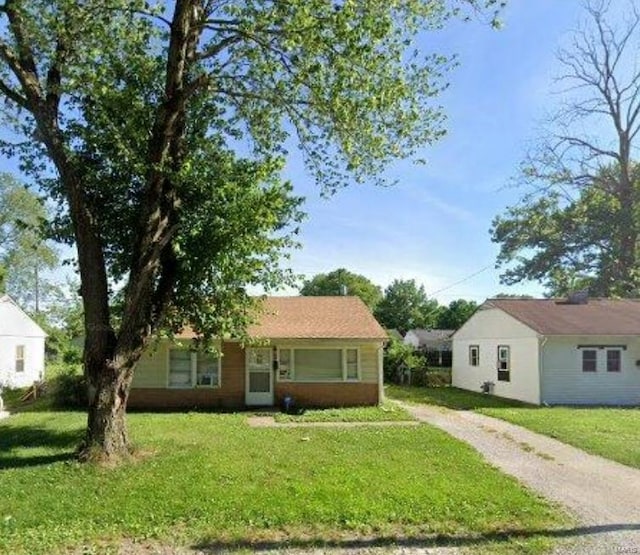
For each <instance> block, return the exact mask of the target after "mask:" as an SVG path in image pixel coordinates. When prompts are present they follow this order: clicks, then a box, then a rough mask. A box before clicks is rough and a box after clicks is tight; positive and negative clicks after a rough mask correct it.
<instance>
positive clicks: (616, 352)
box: [607, 349, 622, 372]
mask: <svg viewBox="0 0 640 555" xmlns="http://www.w3.org/2000/svg"><path fill="white" fill-rule="evenodd" d="M621 370H622V350H621V349H607V372H620V371H621Z"/></svg>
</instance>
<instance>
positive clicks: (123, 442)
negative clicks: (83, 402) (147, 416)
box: [79, 364, 133, 462]
mask: <svg viewBox="0 0 640 555" xmlns="http://www.w3.org/2000/svg"><path fill="white" fill-rule="evenodd" d="M85 375H86V376H87V381H88V388H89V407H88V416H87V431H86V435H85V439H84V441H83V443H82V445H81V446H80V450H79V458H80V459H81V460H95V461H97V462H117V461H119V460H121V459H123V458H126V457H127V456H129V455H130V454H131V446H130V443H129V435H128V432H127V424H126V407H127V399H128V397H129V390H130V388H131V378H132V375H133V374H132V372H130V371H127V370H126V369H125V368H117V367H115V366H114V365H110V364H102V365H100V364H97V365H94V366H92V367H87V368H86V369H85Z"/></svg>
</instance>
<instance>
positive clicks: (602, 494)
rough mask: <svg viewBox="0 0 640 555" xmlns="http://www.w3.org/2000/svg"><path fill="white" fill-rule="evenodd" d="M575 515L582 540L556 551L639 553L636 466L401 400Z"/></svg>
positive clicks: (473, 416) (485, 419)
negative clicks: (631, 466) (632, 466)
mask: <svg viewBox="0 0 640 555" xmlns="http://www.w3.org/2000/svg"><path fill="white" fill-rule="evenodd" d="M399 404H400V405H401V406H402V407H404V408H405V409H407V410H408V411H409V412H410V413H411V414H413V415H414V416H415V417H416V418H418V419H419V420H420V421H422V422H427V423H429V424H432V425H434V426H437V427H438V428H441V429H442V430H444V431H445V432H447V433H449V434H450V435H452V436H453V437H456V438H458V439H460V440H462V441H465V442H466V443H468V444H469V445H471V446H472V447H474V448H475V449H476V450H478V451H479V452H480V453H481V454H482V455H483V456H484V458H485V459H486V460H487V461H488V462H490V463H491V464H492V465H494V466H496V467H498V468H499V469H500V470H502V471H503V472H505V473H507V474H510V475H511V476H513V477H515V478H517V479H518V480H519V481H520V482H522V483H523V484H525V485H526V486H528V487H529V488H531V489H532V490H534V491H536V492H537V493H539V494H540V495H542V496H543V497H546V498H547V499H549V500H551V501H554V502H557V503H558V504H560V505H562V506H563V507H565V508H566V509H567V510H568V511H569V512H570V513H571V514H573V515H574V516H575V517H576V518H577V520H578V522H579V523H580V528H579V529H578V530H575V531H573V532H572V533H569V531H568V533H567V536H572V535H575V536H576V537H578V538H579V539H580V541H579V542H578V544H576V545H574V546H573V547H570V546H564V547H562V548H561V549H560V550H559V553H576V554H577V553H580V554H583V553H588V554H594V555H597V554H614V553H637V554H640V470H638V469H635V468H630V467H627V466H624V465H622V464H619V463H616V462H613V461H610V460H607V459H604V458H602V457H598V456H596V455H590V454H588V453H585V452H584V451H582V450H580V449H577V448H575V447H571V446H569V445H566V444H564V443H562V442H560V441H557V440H555V439H552V438H550V437H547V436H543V435H540V434H537V433H535V432H532V431H529V430H527V429H525V428H522V427H520V426H516V425H514V424H510V423H508V422H505V421H503V420H499V419H497V418H491V417H489V416H485V415H482V414H477V413H474V412H470V411H453V410H449V409H445V408H441V407H433V406H427V405H410V404H405V403H399Z"/></svg>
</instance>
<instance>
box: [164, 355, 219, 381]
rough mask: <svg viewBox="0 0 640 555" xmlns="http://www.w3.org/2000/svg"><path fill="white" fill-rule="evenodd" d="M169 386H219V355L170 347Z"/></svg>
mask: <svg viewBox="0 0 640 555" xmlns="http://www.w3.org/2000/svg"><path fill="white" fill-rule="evenodd" d="M169 387H183V388H188V387H220V357H219V355H218V354H215V353H204V352H198V351H192V350H189V349H170V350H169Z"/></svg>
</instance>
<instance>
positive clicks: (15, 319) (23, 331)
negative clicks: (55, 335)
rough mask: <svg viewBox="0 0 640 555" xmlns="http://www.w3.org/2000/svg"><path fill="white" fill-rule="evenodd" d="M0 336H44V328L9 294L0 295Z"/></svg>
mask: <svg viewBox="0 0 640 555" xmlns="http://www.w3.org/2000/svg"><path fill="white" fill-rule="evenodd" d="M0 336H11V337H46V336H47V334H46V333H45V332H44V330H43V329H42V328H41V327H40V326H39V325H38V324H36V323H35V322H34V321H33V319H31V318H30V317H29V315H28V314H27V313H26V312H24V311H23V310H22V309H21V308H20V307H19V306H18V304H17V303H16V302H15V301H14V300H13V299H12V298H11V297H9V295H3V296H1V297H0Z"/></svg>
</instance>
